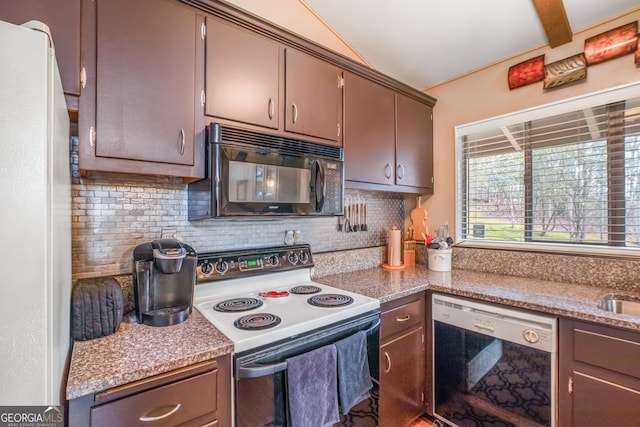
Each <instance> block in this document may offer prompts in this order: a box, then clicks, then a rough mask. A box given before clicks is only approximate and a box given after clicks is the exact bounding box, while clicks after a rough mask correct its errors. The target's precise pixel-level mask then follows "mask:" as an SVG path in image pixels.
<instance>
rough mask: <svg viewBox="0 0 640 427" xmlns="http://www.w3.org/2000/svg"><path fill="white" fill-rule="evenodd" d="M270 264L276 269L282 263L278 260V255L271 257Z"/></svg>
mask: <svg viewBox="0 0 640 427" xmlns="http://www.w3.org/2000/svg"><path fill="white" fill-rule="evenodd" d="M268 263H269V265H270V266H271V267H276V266H277V265H278V264H279V263H280V259H279V258H278V255H275V254H274V255H271V256H270V257H269V259H268Z"/></svg>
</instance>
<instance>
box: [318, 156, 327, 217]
mask: <svg viewBox="0 0 640 427" xmlns="http://www.w3.org/2000/svg"><path fill="white" fill-rule="evenodd" d="M316 165H317V169H316V212H317V213H320V212H322V208H323V207H324V198H325V196H326V182H325V181H324V166H323V165H322V161H321V160H316ZM318 189H320V191H318ZM319 196H320V197H319Z"/></svg>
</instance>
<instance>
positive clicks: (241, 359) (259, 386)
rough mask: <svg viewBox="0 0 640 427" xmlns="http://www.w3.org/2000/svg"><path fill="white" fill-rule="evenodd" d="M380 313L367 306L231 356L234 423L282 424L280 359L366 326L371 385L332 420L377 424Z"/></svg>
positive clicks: (243, 426)
mask: <svg viewBox="0 0 640 427" xmlns="http://www.w3.org/2000/svg"><path fill="white" fill-rule="evenodd" d="M379 328H380V313H379V312H378V311H375V312H371V313H369V314H367V315H364V316H361V317H357V318H354V319H351V320H347V321H345V322H340V323H338V324H335V325H332V326H328V327H326V328H321V329H318V330H315V331H312V332H310V333H308V334H305V335H303V336H299V337H296V338H294V339H291V340H286V341H284V342H280V343H276V344H273V345H269V346H265V347H262V348H260V349H255V350H248V351H246V352H243V353H238V354H236V355H235V356H234V366H235V369H234V377H235V378H234V379H235V381H234V386H235V390H234V400H235V402H234V403H235V405H234V406H235V426H236V427H263V426H278V427H286V426H288V425H289V422H288V405H287V391H286V369H287V362H286V359H287V358H289V357H292V356H296V355H300V354H303V353H306V352H308V351H311V350H314V349H316V348H319V347H322V346H324V345H328V344H331V343H333V342H336V341H338V340H340V339H343V338H346V337H348V336H350V335H352V334H354V333H356V332H358V331H362V330H366V331H367V349H368V357H369V369H370V373H371V377H372V379H373V383H374V388H373V390H371V397H370V398H369V399H365V400H364V401H362V402H360V403H359V404H358V405H356V406H355V407H354V408H353V409H352V410H351V411H350V412H349V414H347V415H342V414H341V415H340V417H341V422H340V423H339V424H337V426H340V425H344V426H357V427H376V426H377V425H378V380H379V371H378V366H379V363H378V362H379V361H378V348H379V338H378V335H379V334H378V331H379Z"/></svg>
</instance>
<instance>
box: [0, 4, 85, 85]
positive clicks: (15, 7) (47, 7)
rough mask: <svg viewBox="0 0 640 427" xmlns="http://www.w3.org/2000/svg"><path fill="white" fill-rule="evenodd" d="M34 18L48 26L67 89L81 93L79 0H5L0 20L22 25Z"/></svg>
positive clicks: (61, 76)
mask: <svg viewBox="0 0 640 427" xmlns="http://www.w3.org/2000/svg"><path fill="white" fill-rule="evenodd" d="M31 20H37V21H41V22H44V23H45V24H47V25H48V26H49V29H50V30H51V35H52V37H53V43H54V45H55V48H56V60H57V62H58V68H60V78H61V79H62V87H63V88H64V92H65V93H66V94H69V95H76V96H77V95H80V78H79V75H80V0H56V1H43V0H3V2H2V7H1V8H0V21H6V22H11V23H12V24H16V25H21V24H24V23H25V22H27V21H31Z"/></svg>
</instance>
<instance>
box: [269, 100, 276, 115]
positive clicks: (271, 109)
mask: <svg viewBox="0 0 640 427" xmlns="http://www.w3.org/2000/svg"><path fill="white" fill-rule="evenodd" d="M275 108H276V104H275V103H274V102H273V98H269V120H273V115H274V114H275V112H276V109H275Z"/></svg>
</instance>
